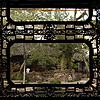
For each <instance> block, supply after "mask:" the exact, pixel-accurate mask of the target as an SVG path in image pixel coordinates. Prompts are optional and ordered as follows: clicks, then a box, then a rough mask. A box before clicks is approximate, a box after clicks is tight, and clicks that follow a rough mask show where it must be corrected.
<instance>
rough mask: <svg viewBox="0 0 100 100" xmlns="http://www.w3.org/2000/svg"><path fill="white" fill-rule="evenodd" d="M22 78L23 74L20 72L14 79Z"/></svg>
mask: <svg viewBox="0 0 100 100" xmlns="http://www.w3.org/2000/svg"><path fill="white" fill-rule="evenodd" d="M22 79H23V75H22V73H20V72H19V73H18V74H17V76H16V80H22Z"/></svg>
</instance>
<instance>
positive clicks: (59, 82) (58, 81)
mask: <svg viewBox="0 0 100 100" xmlns="http://www.w3.org/2000/svg"><path fill="white" fill-rule="evenodd" d="M50 84H61V81H60V80H57V81H56V80H52V81H50Z"/></svg>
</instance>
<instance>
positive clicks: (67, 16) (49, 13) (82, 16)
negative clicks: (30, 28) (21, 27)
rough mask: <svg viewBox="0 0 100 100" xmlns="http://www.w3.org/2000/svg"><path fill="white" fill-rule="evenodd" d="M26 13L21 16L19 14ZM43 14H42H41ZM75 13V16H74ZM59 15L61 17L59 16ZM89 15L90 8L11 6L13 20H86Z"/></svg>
mask: <svg viewBox="0 0 100 100" xmlns="http://www.w3.org/2000/svg"><path fill="white" fill-rule="evenodd" d="M23 14H24V15H25V16H24V18H21V16H19V15H23ZM12 15H13V16H12ZM40 15H41V16H40ZM74 15H75V17H74ZM58 16H59V18H57V17H58ZM88 17H89V9H74V8H72V9H69V8H59V9H57V8H31V9H30V8H11V9H10V18H11V19H12V20H13V21H72V20H73V21H82V20H83V21H84V20H86V19H88Z"/></svg>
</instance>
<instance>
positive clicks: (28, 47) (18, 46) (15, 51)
mask: <svg viewBox="0 0 100 100" xmlns="http://www.w3.org/2000/svg"><path fill="white" fill-rule="evenodd" d="M49 44H51V45H53V44H52V43H47V44H46V43H45V45H48V46H49ZM58 44H59V45H60V43H55V45H58ZM64 44H65V43H64ZM22 45H23V44H22V43H20V44H19V43H15V44H14V45H13V46H12V47H11V51H10V54H11V55H10V57H12V55H13V56H14V55H23V47H22ZM59 45H58V46H59ZM66 45H68V43H66ZM77 45H81V44H80V43H78V44H77ZM39 46H40V48H42V47H41V46H44V44H43V43H35V44H34V43H33V44H32V43H27V44H25V47H26V49H25V50H28V51H29V49H30V50H31V51H30V52H31V53H32V52H33V51H32V48H33V49H34V50H35V47H37V48H39ZM48 46H47V48H48ZM14 48H16V49H15V50H13V49H14ZM49 48H50V47H49ZM82 48H84V44H83V47H82ZM19 49H20V52H19V53H17V51H19ZM77 49H78V48H77ZM21 50H22V51H21ZM41 50H42V49H41ZM45 50H46V48H44V50H43V51H45ZM28 51H26V54H27V55H29V54H28ZM47 51H49V49H48V50H47ZM58 51H59V50H58ZM30 52H29V53H30ZM41 52H42V51H41ZM41 52H40V53H38V55H41ZM45 52H46V51H45ZM49 52H50V51H49ZM56 53H57V52H56ZM85 53H86V54H87V55H88V53H89V51H88V49H87V51H85V52H84V54H85ZM49 55H51V58H52V57H53V55H54V53H53V55H52V53H50V54H49ZM76 55H77V54H76ZM76 55H74V56H73V57H74V58H75V59H76V58H77V59H80V60H81V58H82V55H81V54H80V55H79V56H78V57H76ZM33 56H34V54H33ZM22 57H23V56H22ZM28 57H29V56H28ZM42 58H43V57H42ZM87 58H88V57H87ZM82 59H83V58H82ZM19 61H21V59H20V58H19ZM87 61H88V60H87ZM87 61H86V62H87ZM15 63H17V62H15ZM20 66H21V65H20ZM56 67H57V66H56ZM40 69H41V70H44V71H45V69H43V68H42V67H40ZM66 71H67V70H66ZM52 73H53V72H52ZM52 73H51V74H52ZM33 74H34V73H33ZM44 74H46V73H44ZM47 74H49V72H48V73H47ZM59 74H60V73H59ZM12 75H13V74H12ZM27 75H28V74H27ZM41 76H42V74H41ZM58 76H59V75H58ZM65 76H66V75H65ZM49 77H50V74H49ZM51 78H53V77H51ZM47 79H48V78H47ZM54 80H55V79H54ZM87 80H88V79H87ZM37 81H39V80H37ZM51 81H52V80H51ZM40 83H41V82H40ZM47 83H48V82H47ZM34 84H36V82H35V83H34ZM68 84H69V83H68ZM75 84H77V82H76V83H75Z"/></svg>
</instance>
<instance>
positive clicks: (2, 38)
mask: <svg viewBox="0 0 100 100" xmlns="http://www.w3.org/2000/svg"><path fill="white" fill-rule="evenodd" d="M71 2H73V1H66V0H62V1H61V0H58V1H55V0H49V1H47V0H44V1H42V0H40V1H39V0H38V2H37V1H36V0H35V1H34V0H29V1H28V0H24V2H21V0H0V96H1V97H19V96H21V97H30V96H31V97H90V96H92V97H98V96H100V26H99V25H100V18H99V17H100V15H99V14H100V9H99V8H100V5H99V0H97V1H91V2H89V1H88V2H87V1H85V0H82V1H81V2H79V3H75V0H74V2H73V3H71ZM76 2H77V1H76ZM29 4H30V5H29ZM50 4H52V5H50ZM48 5H49V6H48ZM52 6H53V7H55V8H57V7H59V8H60V7H66V6H67V7H68V8H73V7H74V8H78V7H79V8H81V7H83V8H88V9H89V18H88V19H87V20H86V21H36V22H35V21H33V22H23V21H21V22H14V21H13V20H12V19H11V18H10V8H27V7H29V8H36V7H37V8H38V7H40V8H42V7H45V8H46V7H52ZM93 10H95V11H96V14H93ZM3 12H6V14H3ZM92 18H95V24H94V23H93V22H92ZM5 19H6V22H5V23H4V20H5ZM25 25H31V26H32V28H30V29H28V28H26V27H25ZM35 25H42V26H43V28H42V29H35ZM57 25H63V26H64V27H65V28H62V29H59V28H57V27H56V26H57ZM69 25H73V27H72V28H68V26H69ZM87 25H88V26H90V27H89V28H88V27H86V26H87ZM9 26H14V28H10V29H9V28H8V27H9ZM17 26H23V27H24V29H23V30H20V31H18V30H17ZM51 26H52V27H53V28H51ZM77 26H81V29H77V28H76V27H77ZM28 30H29V31H30V32H31V33H29V34H28V33H27V31H28ZM70 33H71V34H70ZM36 35H37V36H38V35H39V36H42V37H44V38H45V40H35V36H36ZM57 35H58V36H63V37H64V39H63V40H56V39H55V37H56V36H57ZM27 36H30V39H29V40H27V39H26V37H27ZM86 36H90V37H91V38H89V39H87V38H86ZM9 37H10V38H11V39H9ZM21 37H23V38H21ZM70 37H71V38H70ZM80 37H81V38H80ZM93 41H96V46H95V47H93ZM26 42H27V43H44V42H47V43H62V42H66V43H86V44H87V45H88V46H89V54H90V55H89V61H90V65H89V69H90V80H89V81H88V82H87V83H86V84H14V83H13V82H12V81H11V80H10V60H9V58H10V47H11V46H12V44H13V43H26ZM4 43H5V44H6V45H4ZM94 50H97V54H96V55H95V54H94ZM95 73H96V76H95V75H94V74H95ZM4 80H7V82H8V83H7V86H4ZM27 87H32V90H31V91H27ZM36 87H42V88H41V90H37V88H36ZM57 87H62V88H63V89H62V88H57ZM19 88H21V89H23V91H24V92H21V91H19Z"/></svg>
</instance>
